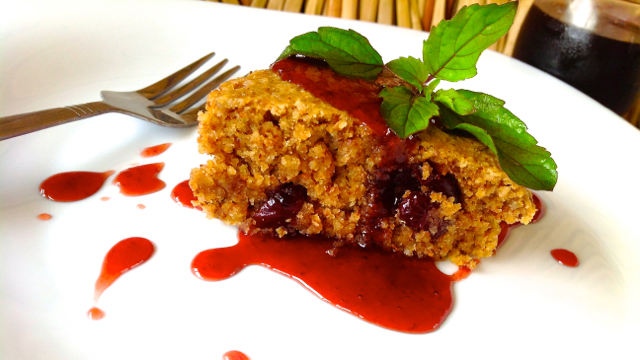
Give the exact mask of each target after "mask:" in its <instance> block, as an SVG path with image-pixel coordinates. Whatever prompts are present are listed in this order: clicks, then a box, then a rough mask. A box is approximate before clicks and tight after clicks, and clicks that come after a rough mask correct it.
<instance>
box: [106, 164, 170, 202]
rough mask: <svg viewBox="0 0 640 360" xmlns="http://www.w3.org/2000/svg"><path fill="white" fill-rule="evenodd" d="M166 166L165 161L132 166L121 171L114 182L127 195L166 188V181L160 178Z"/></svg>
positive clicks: (136, 194) (148, 192)
mask: <svg viewBox="0 0 640 360" xmlns="http://www.w3.org/2000/svg"><path fill="white" fill-rule="evenodd" d="M163 168H164V163H163V162H160V163H155V164H147V165H140V166H136V167H132V168H129V169H126V170H123V171H122V172H120V173H119V174H118V175H117V176H116V177H115V179H113V184H114V185H117V186H119V187H120V192H121V193H122V194H123V195H125V196H140V195H147V194H151V193H154V192H157V191H160V190H162V189H164V188H165V186H166V184H165V182H164V181H162V180H160V179H158V174H159V173H160V171H162V169H163Z"/></svg>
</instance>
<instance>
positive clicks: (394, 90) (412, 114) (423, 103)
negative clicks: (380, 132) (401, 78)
mask: <svg viewBox="0 0 640 360" xmlns="http://www.w3.org/2000/svg"><path fill="white" fill-rule="evenodd" d="M380 97H382V104H381V105H380V114H381V115H382V117H383V118H384V119H385V121H386V122H387V125H388V126H389V128H391V130H393V131H394V132H395V133H396V134H397V135H398V137H400V138H401V139H405V138H407V137H408V136H409V135H411V134H414V133H416V132H418V131H420V130H424V129H426V128H427V126H429V119H431V117H433V116H436V115H438V106H437V105H436V104H434V103H432V102H430V101H429V100H427V99H426V98H425V97H424V96H417V97H416V96H414V94H413V92H412V91H411V90H410V89H409V88H407V87H404V86H396V87H387V88H384V89H383V90H382V91H381V92H380Z"/></svg>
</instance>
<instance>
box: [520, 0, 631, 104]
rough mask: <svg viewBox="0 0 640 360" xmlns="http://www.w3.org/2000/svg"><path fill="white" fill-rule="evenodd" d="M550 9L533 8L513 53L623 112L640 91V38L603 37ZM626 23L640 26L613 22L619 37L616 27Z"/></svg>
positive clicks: (609, 26)
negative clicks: (564, 19) (627, 39)
mask: <svg viewBox="0 0 640 360" xmlns="http://www.w3.org/2000/svg"><path fill="white" fill-rule="evenodd" d="M549 12H550V11H549ZM549 12H545V11H544V10H542V9H541V8H540V7H538V6H536V5H534V6H532V7H531V10H530V11H529V13H528V15H527V18H526V19H525V21H524V23H523V24H522V29H521V31H520V35H519V36H518V40H517V42H516V46H515V49H514V52H513V57H515V58H516V59H519V60H522V61H524V62H526V63H528V64H530V65H533V66H535V67H537V68H538V69H540V70H543V71H546V72H547V73H549V74H551V75H553V76H555V77H557V78H558V79H560V80H562V81H564V82H566V83H567V84H569V85H571V86H573V87H575V88H576V89H578V90H580V91H582V92H583V93H585V94H587V95H589V96H590V97H592V98H593V99H595V100H596V101H598V102H600V103H601V104H602V105H604V106H606V107H608V108H609V109H611V110H613V111H614V112H616V113H617V114H619V115H623V114H624V113H625V112H626V111H627V110H628V109H629V108H630V107H631V104H632V103H633V101H634V99H635V98H636V96H637V95H638V92H639V91H640V39H637V38H636V39H635V41H632V42H628V41H621V40H617V39H614V38H612V37H611V36H610V37H605V36H600V35H597V34H595V33H593V32H590V31H587V30H585V29H582V28H579V27H576V26H572V25H568V24H566V23H564V22H561V21H559V20H557V19H556V18H554V17H553V16H550V15H549ZM623 26H638V25H635V24H629V23H614V22H610V23H609V24H607V27H608V30H609V32H611V31H613V33H614V36H615V32H616V29H615V28H616V27H618V28H620V27H623ZM596 31H597V30H596ZM636 33H638V32H636Z"/></svg>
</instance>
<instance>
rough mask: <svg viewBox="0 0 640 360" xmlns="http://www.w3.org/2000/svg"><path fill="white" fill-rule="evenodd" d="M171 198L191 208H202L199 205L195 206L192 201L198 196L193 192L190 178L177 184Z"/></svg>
mask: <svg viewBox="0 0 640 360" xmlns="http://www.w3.org/2000/svg"><path fill="white" fill-rule="evenodd" d="M171 198H172V199H173V201H175V202H176V203H178V204H180V205H182V206H184V207H187V208H189V209H197V210H202V208H200V207H199V206H193V204H192V203H191V201H194V200H197V198H196V196H195V195H194V194H193V190H191V187H189V180H185V181H182V182H180V183H179V184H178V185H176V186H175V187H174V188H173V190H171Z"/></svg>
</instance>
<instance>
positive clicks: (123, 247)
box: [89, 237, 154, 315]
mask: <svg viewBox="0 0 640 360" xmlns="http://www.w3.org/2000/svg"><path fill="white" fill-rule="evenodd" d="M153 252H154V247H153V243H152V242H151V241H149V240H147V239H145V238H141V237H132V238H128V239H124V240H122V241H120V242H118V243H117V244H115V245H114V246H113V247H112V248H111V249H110V250H109V252H107V255H106V256H105V257H104V261H103V262H102V270H101V271H100V276H99V277H98V280H97V281H96V287H95V292H94V295H93V301H94V303H97V302H98V300H99V299H100V295H102V293H103V292H104V291H105V290H106V289H107V288H108V287H109V286H111V284H113V282H114V281H116V280H117V279H118V278H119V277H120V275H122V274H124V273H126V272H127V271H129V270H131V269H133V268H135V267H136V266H138V265H141V264H142V263H144V262H145V261H147V260H149V258H151V255H153ZM96 309H97V308H96ZM98 310H99V309H98ZM92 311H94V312H95V311H97V310H93V309H91V310H89V312H90V313H91V312H92ZM103 315H104V314H103Z"/></svg>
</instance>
